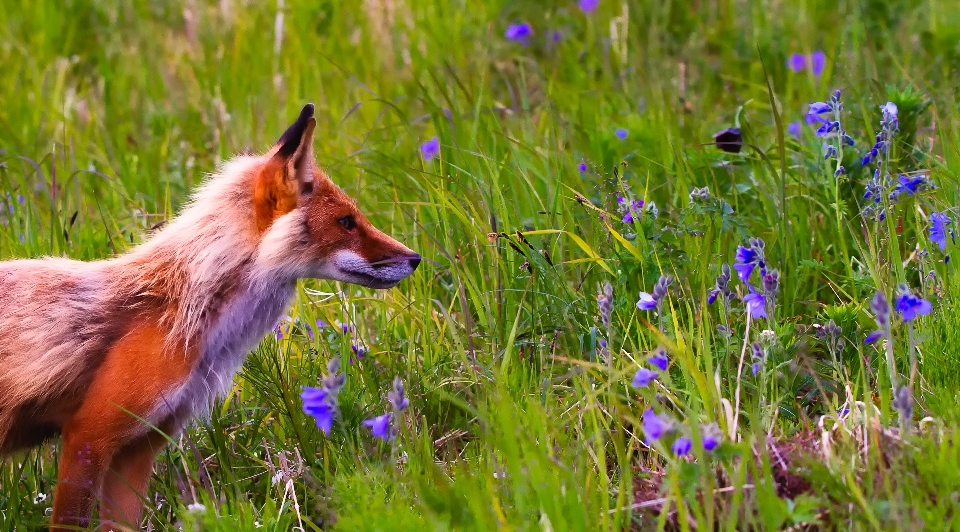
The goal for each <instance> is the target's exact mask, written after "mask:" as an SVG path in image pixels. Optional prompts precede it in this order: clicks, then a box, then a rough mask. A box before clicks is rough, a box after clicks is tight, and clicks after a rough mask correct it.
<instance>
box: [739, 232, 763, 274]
mask: <svg viewBox="0 0 960 532" xmlns="http://www.w3.org/2000/svg"><path fill="white" fill-rule="evenodd" d="M749 244H750V245H749V246H748V247H744V246H737V254H736V259H735V262H734V264H733V269H734V270H737V275H738V276H739V277H740V280H741V281H742V282H744V283H746V282H747V281H749V280H750V276H751V275H752V274H753V270H754V268H757V267H759V268H760V275H761V276H762V275H766V263H765V262H764V248H765V247H766V245H765V244H764V242H763V240H761V239H759V238H751V239H750V242H749Z"/></svg>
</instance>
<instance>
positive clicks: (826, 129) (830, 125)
mask: <svg viewBox="0 0 960 532" xmlns="http://www.w3.org/2000/svg"><path fill="white" fill-rule="evenodd" d="M839 129H840V122H831V121H829V120H827V121H826V122H824V123H823V125H822V126H820V127H818V128H817V136H818V137H826V136H827V135H829V134H830V133H833V132H834V131H837V130H839Z"/></svg>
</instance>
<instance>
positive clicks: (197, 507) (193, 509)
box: [187, 502, 207, 514]
mask: <svg viewBox="0 0 960 532" xmlns="http://www.w3.org/2000/svg"><path fill="white" fill-rule="evenodd" d="M187 511H188V512H190V513H192V514H202V513H203V512H206V511H207V507H206V506H204V505H202V504H200V503H199V502H192V503H190V504H188V505H187Z"/></svg>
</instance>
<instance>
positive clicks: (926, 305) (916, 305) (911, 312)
mask: <svg viewBox="0 0 960 532" xmlns="http://www.w3.org/2000/svg"><path fill="white" fill-rule="evenodd" d="M894 306H895V308H896V309H897V313H898V314H900V317H901V318H903V321H913V320H915V319H916V318H917V316H923V315H925V314H930V312H932V311H933V305H931V304H930V302H929V301H927V300H926V299H923V298H922V297H918V296H915V295H913V294H911V293H910V290H909V289H908V288H907V287H906V286H902V285H901V287H900V295H898V296H897V299H896V302H895V303H894Z"/></svg>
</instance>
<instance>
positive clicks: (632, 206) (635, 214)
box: [617, 196, 643, 224]
mask: <svg viewBox="0 0 960 532" xmlns="http://www.w3.org/2000/svg"><path fill="white" fill-rule="evenodd" d="M617 207H618V209H619V210H620V212H622V213H623V220H622V221H623V223H625V224H632V223H633V221H634V220H636V219H639V218H640V214H641V213H642V212H643V200H629V201H628V200H627V198H624V197H623V196H617Z"/></svg>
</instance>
